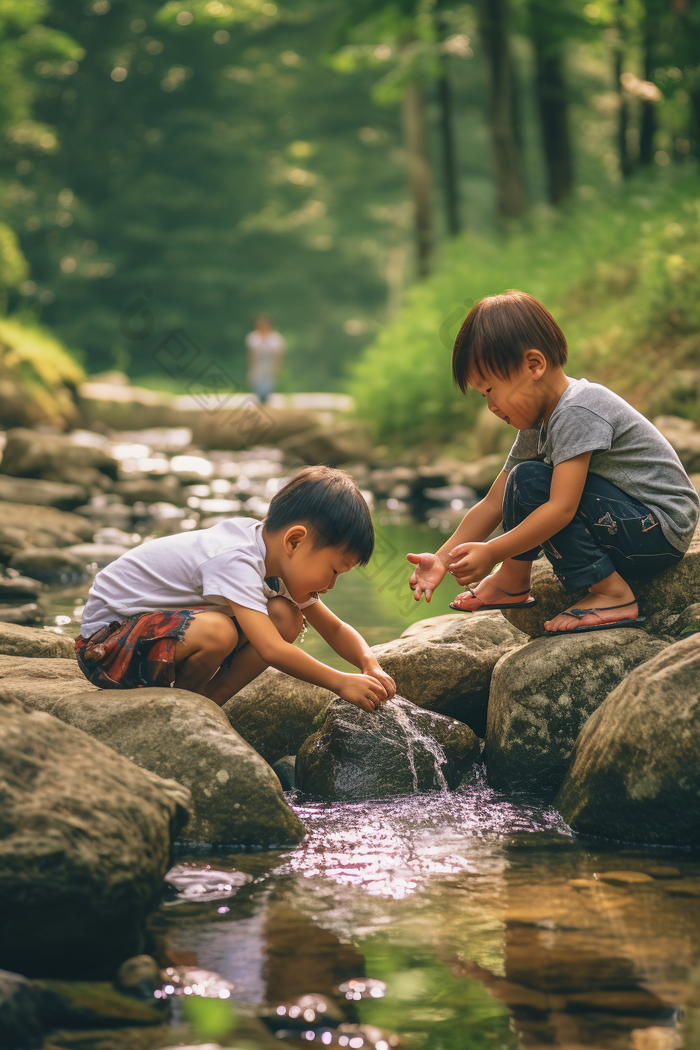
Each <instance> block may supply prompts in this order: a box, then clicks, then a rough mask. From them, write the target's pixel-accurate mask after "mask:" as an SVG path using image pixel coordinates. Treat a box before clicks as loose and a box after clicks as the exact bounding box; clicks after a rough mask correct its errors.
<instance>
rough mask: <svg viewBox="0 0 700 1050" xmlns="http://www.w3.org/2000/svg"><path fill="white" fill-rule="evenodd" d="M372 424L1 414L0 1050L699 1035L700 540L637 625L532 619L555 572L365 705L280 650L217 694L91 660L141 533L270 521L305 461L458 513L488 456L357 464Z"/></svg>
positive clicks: (556, 595)
mask: <svg viewBox="0 0 700 1050" xmlns="http://www.w3.org/2000/svg"><path fill="white" fill-rule="evenodd" d="M352 426H353V425H352V424H348V423H341V424H334V425H333V426H331V425H330V424H328V423H323V421H317V422H316V424H315V425H314V427H313V428H311V430H309V431H308V432H307V431H304V430H303V428H302V429H298V430H297V432H296V433H292V434H287V436H283V437H280V438H279V440H278V441H276V443H275V444H274V445H271V444H268V445H261V446H257V447H254V448H247V449H246V448H244V449H240V448H234V449H228V450H227V449H224V450H222V449H220V448H219V449H216V448H211V447H206V446H207V442H206V441H204V440H202V436H201V435H199V438H200V439H199V442H198V445H197V446H196V447H195V446H193V444H192V441H193V438H192V430H191V429H188V428H187V427H173V426H170V427H167V426H163V427H150V428H149V429H148V430H141V431H138V432H137V431H130V432H126V431H117V430H114V429H113V430H108V429H107V427H105V426H103V427H102V428H101V430H99V431H98V430H97V429H86V430H83V431H75V432H73V433H72V434H70V435H59V434H55V433H48V432H42V431H41V430H31V429H18V430H14V431H9V432H8V433H7V435H6V443H5V446H4V452H3V459H2V463H1V464H0V471H2V473H0V564H1V565H2V566H3V567H4V568H3V570H2V574H1V575H0V679H2V681H0V724H1V725H2V733H1V734H0V790H1V792H2V798H3V807H2V811H1V812H0V827H1V830H0V891H1V892H0V930H1V931H2V936H1V940H0V966H1V967H3V968H4V970H3V972H2V973H1V974H0V1047H5V1048H7V1050H23V1048H27V1050H29V1048H33V1047H36V1048H39V1047H42V1046H43V1047H44V1050H51V1048H52V1047H53V1048H56V1047H59V1046H60V1047H66V1048H68V1050H71V1048H78V1047H80V1048H85V1050H127V1048H130V1047H135V1048H140V1047H144V1048H145V1047H153V1048H154V1050H157V1048H165V1047H174V1046H190V1045H199V1046H204V1045H207V1046H210V1047H215V1046H222V1047H231V1048H234V1047H235V1048H241V1050H243V1048H245V1047H249V1048H251V1047H260V1048H264V1047H267V1046H273V1045H275V1046H276V1045H279V1041H280V1039H282V1040H284V1041H289V1042H290V1043H291V1045H295V1044H297V1045H307V1044H308V1043H309V1042H315V1043H318V1044H319V1045H333V1046H351V1047H370V1046H371V1047H375V1048H376V1050H387V1048H388V1047H389V1046H409V1047H410V1046H413V1047H416V1048H423V1047H425V1048H426V1050H427V1048H428V1047H430V1048H431V1050H433V1048H435V1050H440V1048H442V1047H444V1048H445V1050H448V1048H450V1050H451V1048H452V1047H455V1048H456V1047H461V1046H466V1045H469V1046H472V1045H474V1046H477V1047H481V1046H483V1047H484V1048H485V1047H487V1046H502V1047H508V1048H510V1047H515V1046H517V1045H518V1040H520V1041H522V1043H523V1044H525V1045H528V1046H538V1045H552V1044H554V1045H561V1046H570V1047H571V1048H572V1050H573V1048H574V1047H579V1046H580V1045H584V1044H585V1045H595V1046H601V1047H608V1046H609V1047H611V1048H612V1047H615V1048H617V1047H625V1048H627V1047H629V1048H630V1050H657V1048H658V1050H673V1048H675V1047H677V1046H680V1045H685V1046H689V1047H690V1046H693V1045H696V1046H697V1045H700V1043H698V1042H697V1041H695V1042H694V1040H698V1039H700V1026H699V1024H698V1020H697V1014H696V1011H697V1008H698V1006H699V1005H700V984H698V978H697V974H698V973H699V972H700V950H699V949H698V944H699V943H700V938H699V937H698V934H699V933H700V863H699V862H698V860H697V859H696V857H697V854H696V851H697V849H698V847H700V757H699V756H700V746H699V745H700V531H699V532H698V533H697V534H696V537H695V540H694V542H693V545H692V547H691V550H690V552H689V553H688V555H687V556H686V557H685V558H684V559H683V560H682V561H681V562H680V563H679V565H678V566H677V567H676V568H674V569H672V570H670V571H669V572H668V573H665V574H664V575H662V576H660V577H657V578H656V579H655V580H653V581H651V582H650V583H648V584H645V585H643V586H642V587H640V588H639V591H638V593H639V598H640V604H641V607H642V608H641V611H642V613H643V614H644V615H645V616H646V624H645V627H644V629H641V628H634V629H626V630H621V631H611V632H601V633H594V634H588V635H582V636H578V637H577V636H570V637H567V638H549V637H545V636H544V635H543V626H542V625H543V623H544V621H545V620H546V619H548V618H549V617H550V616H551V615H552V614H553V613H554V612H556V611H558V610H559V609H561V608H562V607H564V605H565V604H566V596H565V595H564V592H563V591H562V589H561V588H560V586H559V584H558V582H557V581H556V578H555V577H554V575H553V573H552V572H551V569H550V568H549V566H548V564H547V563H546V561H540V562H538V563H536V566H535V574H534V583H533V593H534V594H535V596H536V597H537V598H538V604H537V605H536V606H535V607H534V608H532V609H527V610H522V611H512V612H509V613H508V614H507V618H506V616H504V615H503V614H501V613H499V612H481V613H476V614H469V615H464V614H454V615H452V614H450V615H439V616H433V617H431V618H428V619H424V620H420V621H418V622H415V623H411V624H410V625H409V626H408V627H407V628H406V629H405V630H404V631H403V633H402V634H401V637H398V638H394V639H393V640H388V641H383V642H380V643H379V644H377V645H376V646H375V650H376V651H377V654H378V657H379V660H380V663H381V664H382V666H383V667H384V668H385V669H386V670H387V671H388V672H389V673H390V674H391V675H392V676H393V677H394V678H395V680H396V682H397V686H398V693H399V696H398V697H397V699H396V700H395V701H394V702H391V703H389V704H387V705H385V706H384V707H383V709H382V710H381V712H380V713H379V715H377V716H374V717H373V716H370V715H366V714H365V713H363V712H361V711H359V710H357V709H354V708H351V707H349V705H346V704H344V703H342V702H341V701H339V700H337V699H335V698H334V697H333V696H332V695H331V694H330V693H328V692H327V691H326V690H323V689H321V688H318V687H315V686H310V685H306V684H305V683H301V682H298V681H296V680H294V679H291V678H289V677H288V676H286V675H284V674H282V673H281V672H278V671H275V670H272V669H270V670H268V671H267V672H265V673H264V674H263V675H262V676H261V677H260V678H259V679H258V680H257V681H256V682H254V683H252V684H251V685H250V686H248V687H246V689H244V690H243V691H242V692H241V693H240V694H238V695H237V696H235V697H234V698H232V699H231V700H230V701H229V702H228V703H227V704H226V705H225V706H224V708H223V709H219V708H218V707H216V705H214V704H213V703H211V702H210V701H208V700H206V699H205V698H203V697H201V696H199V695H197V694H193V693H188V692H186V691H184V690H177V689H174V690H169V689H147V690H120V691H111V692H110V693H109V694H108V695H106V694H105V693H104V692H102V691H100V690H98V689H96V688H95V687H93V686H90V685H89V684H88V683H87V682H86V681H85V680H84V678H83V677H82V675H81V673H80V671H79V669H78V667H77V664H76V662H75V659H74V655H73V640H72V636H73V635H75V633H77V631H78V630H79V617H80V612H81V606H82V600H84V596H85V593H86V589H87V586H88V583H89V579H90V577H91V574H92V573H94V571H95V570H96V569H97V568H100V567H101V566H103V565H105V564H108V563H109V562H110V561H111V560H113V559H114V558H116V557H118V556H119V554H120V553H122V552H123V551H124V550H127V549H129V548H130V547H131V546H133V545H135V544H137V543H145V542H148V539H149V537H151V536H156V535H162V534H165V533H168V532H172V531H176V530H182V529H192V528H206V527H208V526H209V525H211V524H213V523H215V522H216V521H219V520H221V518H222V517H224V516H227V515H230V514H246V515H251V516H257V517H262V516H264V514H265V511H266V508H267V505H268V503H269V500H270V498H271V497H272V495H273V494H274V492H276V491H277V489H278V488H279V487H280V485H281V484H283V482H284V480H285V479H286V478H288V477H289V476H291V474H292V473H293V471H294V470H295V469H297V468H298V466H300V465H301V464H303V463H304V462H307V461H314V460H315V459H318V460H321V461H327V462H333V463H334V464H335V465H340V464H342V465H344V466H346V468H347V469H349V470H350V471H351V472H352V473H353V474H354V476H355V477H356V478H357V480H358V483H359V484H360V486H361V487H362V489H363V491H365V493H366V497H367V499H368V501H369V502H370V504H371V505H373V508H374V511H375V515H376V517H377V520H378V521H379V522H384V523H386V522H400V521H402V520H405V519H408V518H409V516H412V517H413V518H414V519H415V518H418V519H422V520H424V521H426V522H429V523H430V525H431V526H433V527H434V528H437V529H440V528H442V529H443V530H447V529H448V528H449V527H450V525H451V524H452V523H453V522H454V521H455V520H456V519H458V518H459V517H460V516H461V514H462V513H463V511H464V507H465V506H468V505H469V503H470V501H473V500H474V499H476V498H478V495H479V494H480V493H481V492H483V491H484V489H485V488H486V487H488V485H489V484H490V481H491V480H492V479H493V476H494V472H495V471H497V469H498V467H499V465H500V457H498V456H497V455H493V454H487V455H486V456H485V457H483V459H482V460H480V461H479V462H478V463H477V464H473V463H472V464H459V463H455V462H454V461H437V462H435V463H432V464H424V465H422V466H419V467H416V466H406V465H405V464H404V463H391V462H387V461H384V462H381V461H379V462H378V461H376V460H373V459H372V456H371V452H370V451H367V450H366V449H365V450H364V453H363V457H362V458H357V459H353V457H352V456H351V455H350V453H351V452H352V451H353V450H354V451H355V452H356V453H357V452H358V451H362V446H361V444H360V443H359V438H358V436H357V434H355V436H354V437H353V435H352ZM343 428H345V429H343ZM667 429H668V428H667ZM676 429H677V430H678V432H679V434H680V438H679V439H678V440H679V441H685V442H686V447H687V448H689V449H690V451H689V452H687V454H686V456H687V457H691V458H686V464H687V465H688V467H689V469H690V468H691V467H692V466H693V465H694V464H695V460H693V459H692V456H696V457H699V458H700V451H699V450H698V449H696V447H695V445H694V444H693V440H694V437H695V435H694V432H693V433H691V430H690V429H689V428H687V427H686V428H685V429H684V428H683V427H678V426H676ZM691 438H693V440H691ZM209 444H211V443H209ZM489 457H490V458H489ZM497 459H498V462H497ZM438 542H439V540H438ZM435 546H437V543H436V544H435ZM406 576H408V571H407V572H406ZM59 598H60V600H59ZM58 610H60V611H58ZM425 611H429V610H428V609H426V610H425ZM20 975H21V976H20ZM370 979H372V980H375V981H378V982H380V983H377V984H372V982H371V980H370ZM348 981H350V982H352V981H355V982H356V983H355V984H350V985H347V982H348ZM368 981H369V983H368ZM381 981H384V982H385V984H386V988H384V987H383V986H382V984H381ZM357 982H359V984H358V983H357ZM363 982H364V984H363ZM360 984H362V985H363V987H362V988H361V989H360ZM168 989H169V990H168ZM343 989H344V990H343ZM348 989H349V991H348ZM372 989H374V993H373V991H372ZM313 996H316V999H313V1001H312V999H310V998H308V997H312V998H313ZM348 996H349V997H348ZM304 997H307V998H304ZM190 1000H192V1003H204V1012H203V1013H198V1012H197V1008H195V1007H193V1006H191V1004H190ZM212 1004H214V1006H212ZM232 1004H237V1006H236V1007H235V1008H234V1006H233V1005H232ZM321 1007H323V1009H321ZM217 1011H218V1013H217ZM681 1011H684V1013H683V1015H682V1016H681ZM217 1018H218V1020H217ZM460 1032H461V1033H462V1035H463V1037H464V1041H461V1037H460V1035H459V1033H460ZM358 1040H359V1041H358Z"/></svg>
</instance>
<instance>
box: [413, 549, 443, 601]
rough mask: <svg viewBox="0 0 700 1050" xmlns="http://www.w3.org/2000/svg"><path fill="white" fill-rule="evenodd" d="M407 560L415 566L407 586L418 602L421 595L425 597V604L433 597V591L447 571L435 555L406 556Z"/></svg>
mask: <svg viewBox="0 0 700 1050" xmlns="http://www.w3.org/2000/svg"><path fill="white" fill-rule="evenodd" d="M406 557H407V559H408V560H409V561H410V562H412V563H413V565H415V566H416V567H415V569H414V570H413V575H412V576H411V579H410V580H409V581H408V586H409V587H410V588H411V590H412V591H413V597H414V598H415V599H416V601H417V602H418V601H420V599H421V595H425V600H426V602H429V601H430V599H431V598H432V596H433V591H434V590H435V588H436V587H437V586H438V584H439V583H441V582H442V579H443V577H444V575H445V572H446V571H447V570H446V569H445V566H444V565H443V563H442V562H441V561H440V559H439V558H438V556H437V554H407V555H406Z"/></svg>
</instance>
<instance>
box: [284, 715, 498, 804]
mask: <svg viewBox="0 0 700 1050" xmlns="http://www.w3.org/2000/svg"><path fill="white" fill-rule="evenodd" d="M478 757H479V741H478V739H477V737H476V734H475V733H473V732H472V730H471V729H470V728H469V726H466V725H464V724H463V723H462V722H457V721H456V720H455V719H453V718H446V717H445V716H444V715H440V714H437V713H436V712H434V711H425V710H423V709H422V708H420V707H416V706H415V705H414V704H412V703H410V702H409V701H408V700H405V699H404V698H403V697H400V696H397V697H395V698H394V699H393V700H389V701H387V703H385V704H383V705H382V706H381V708H380V709H379V710H378V711H377V712H375V713H374V714H370V713H369V712H367V711H363V710H361V709H360V708H359V707H355V706H354V705H353V704H348V703H346V702H345V701H344V700H334V701H333V703H332V704H331V706H330V708H329V710H328V713H327V715H326V718H325V721H324V722H323V725H322V726H321V728H320V729H319V730H318V731H317V732H316V733H314V734H313V735H312V736H310V737H309V738H308V740H306V741H305V743H304V744H303V746H302V748H301V750H300V751H299V754H298V755H297V762H296V786H297V788H299V789H300V790H301V791H305V792H308V793H309V794H311V795H314V796H317V797H319V798H323V799H326V800H329V801H333V800H350V799H362V798H386V797H388V796H391V795H407V794H412V793H413V792H415V791H429V790H447V789H448V788H454V787H456V786H457V784H458V783H459V781H460V780H461V778H462V777H463V775H464V773H465V772H466V771H467V769H469V767H470V766H471V765H472V763H473V762H474V761H475V759H477V758H478Z"/></svg>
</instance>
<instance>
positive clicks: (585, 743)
mask: <svg viewBox="0 0 700 1050" xmlns="http://www.w3.org/2000/svg"><path fill="white" fill-rule="evenodd" d="M699 796H700V635H691V637H690V638H686V639H684V640H683V641H680V642H676V643H675V644H674V645H670V646H668V647H667V648H666V649H664V651H663V652H661V653H659V654H658V655H657V656H655V657H654V658H653V659H652V660H649V661H648V662H647V663H645V664H643V665H642V666H641V667H638V668H637V669H636V670H635V671H633V672H632V673H631V674H630V675H629V676H628V677H627V678H625V679H624V681H622V682H621V683H620V685H618V687H617V689H615V690H613V692H612V693H610V695H609V696H608V697H607V699H606V700H605V701H604V702H603V703H602V704H601V705H600V707H599V708H598V710H597V711H596V712H594V714H593V715H591V717H590V718H589V720H588V722H586V725H585V726H584V727H583V729H582V731H581V734H580V736H579V738H578V740H577V741H576V747H575V749H574V753H573V757H572V760H571V765H570V767H569V771H568V773H567V776H566V779H565V781H564V783H563V785H562V788H561V791H560V792H559V795H558V797H557V801H556V806H557V808H558V809H559V812H560V813H561V814H562V816H563V817H564V819H565V820H566V821H567V823H568V824H570V825H571V827H572V828H573V829H574V830H575V831H580V832H584V833H587V834H592V835H600V836H603V837H604V838H610V839H617V840H620V841H623V842H639V843H653V844H657V843H658V844H660V845H678V846H684V847H687V848H694V847H697V846H698V845H700V822H698V797H699Z"/></svg>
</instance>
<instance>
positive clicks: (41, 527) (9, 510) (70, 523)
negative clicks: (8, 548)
mask: <svg viewBox="0 0 700 1050" xmlns="http://www.w3.org/2000/svg"><path fill="white" fill-rule="evenodd" d="M94 531H95V530H94V528H93V526H92V525H91V524H90V522H89V521H87V520H86V519H85V518H83V517H82V516H81V515H80V514H73V513H71V512H70V511H66V510H57V509H56V507H37V506H32V505H31V504H28V503H6V502H3V501H0V536H1V535H2V534H3V533H7V538H8V542H13V543H14V549H20V548H21V547H32V546H34V547H70V546H71V544H73V543H80V542H82V541H85V540H88V541H89V540H91V539H92V536H93V533H94Z"/></svg>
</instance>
